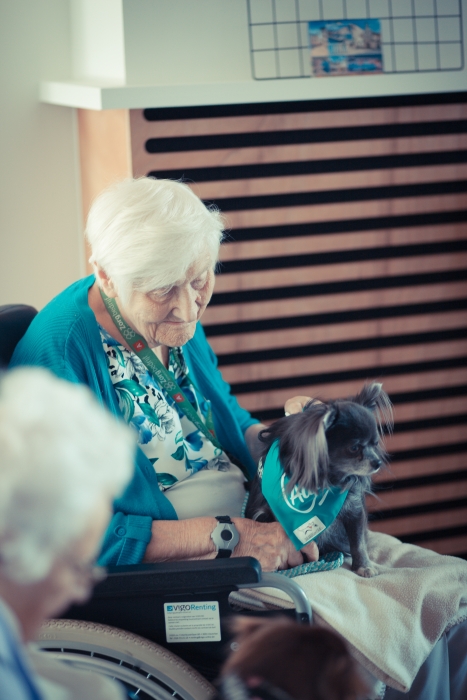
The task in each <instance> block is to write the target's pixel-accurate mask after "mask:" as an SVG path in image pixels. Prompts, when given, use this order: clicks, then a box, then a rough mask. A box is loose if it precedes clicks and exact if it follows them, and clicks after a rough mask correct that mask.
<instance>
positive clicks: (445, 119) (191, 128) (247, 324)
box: [131, 93, 467, 556]
mask: <svg viewBox="0 0 467 700" xmlns="http://www.w3.org/2000/svg"><path fill="white" fill-rule="evenodd" d="M131 129H132V149H133V169H134V173H135V175H147V174H149V175H152V176H154V177H167V178H172V179H179V178H181V179H183V180H184V181H185V182H187V183H188V184H190V186H192V188H193V189H194V191H195V192H196V193H197V194H198V195H199V196H201V198H202V199H203V200H204V201H206V203H209V204H215V205H217V206H218V207H219V208H220V209H221V211H222V212H224V214H225V217H226V220H227V235H226V242H225V244H224V247H223V252H222V256H221V265H220V267H219V275H218V280H217V285H216V291H215V294H214V296H213V299H212V302H211V304H210V306H209V308H208V309H207V311H206V314H205V316H204V327H205V330H206V333H207V335H208V337H209V339H210V342H211V344H212V346H213V347H214V349H215V351H216V353H217V355H218V358H219V365H220V367H221V370H222V372H223V374H224V377H225V378H226V379H227V380H228V381H229V382H230V383H231V385H232V389H233V392H234V393H235V394H236V395H237V397H238V398H239V401H240V403H242V404H243V405H244V406H245V407H246V408H248V409H249V410H250V411H251V412H252V413H253V414H254V415H256V416H257V417H258V418H260V419H261V420H264V421H271V420H274V419H275V418H278V417H279V416H280V415H282V413H283V403H284V401H285V400H286V399H287V398H288V397H290V396H292V395H294V394H306V395H310V396H320V397H322V398H335V397H338V396H347V395H349V394H352V393H353V392H355V391H357V390H359V389H360V388H361V386H362V384H363V382H365V381H366V380H368V379H379V380H381V381H383V383H384V386H385V388H386V389H387V390H388V392H389V393H390V395H391V398H392V400H393V402H394V406H395V417H396V427H395V433H394V436H393V437H391V438H390V439H389V440H388V449H389V451H390V453H391V455H392V460H391V466H390V469H389V470H387V471H386V472H385V473H383V474H382V475H381V476H380V477H379V479H378V494H377V495H378V499H370V500H369V508H370V511H371V512H372V517H373V521H372V527H373V528H374V529H376V530H379V531H383V532H388V533H389V534H393V535H396V536H398V537H400V538H402V539H403V540H405V541H409V542H414V543H417V544H421V545H423V546H428V547H432V548H434V549H437V550H438V551H440V552H443V553H452V554H458V555H464V556H466V555H467V361H466V359H467V310H466V307H467V274H466V270H467V230H466V222H467V96H466V94H464V93H457V94H453V95H431V96H430V95H426V96H421V97H420V96H416V97H409V96H406V97H401V98H379V99H377V98H372V99H368V100H362V99H359V100H339V101H336V100H333V101H327V102H326V101H320V102H297V103H274V104H261V105H231V106H229V105H227V106H226V105H223V106H212V107H196V108H178V109H172V110H171V109H160V110H157V109H148V110H145V111H144V112H141V111H136V110H135V111H133V112H132V114H131Z"/></svg>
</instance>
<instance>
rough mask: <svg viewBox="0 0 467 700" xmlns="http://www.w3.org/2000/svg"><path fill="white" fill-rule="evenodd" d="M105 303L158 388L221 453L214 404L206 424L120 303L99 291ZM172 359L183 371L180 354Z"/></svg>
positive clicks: (174, 355) (174, 354) (209, 411)
mask: <svg viewBox="0 0 467 700" xmlns="http://www.w3.org/2000/svg"><path fill="white" fill-rule="evenodd" d="M100 293H101V296H102V299H103V301H104V304H105V307H106V309H107V311H108V312H109V314H110V315H111V317H112V320H113V322H114V323H115V325H116V327H117V328H118V330H119V331H120V333H121V334H122V336H123V337H124V338H125V340H126V341H127V343H128V345H129V346H130V347H131V348H132V349H133V350H134V351H135V352H136V354H137V355H138V357H139V358H140V360H141V362H142V363H143V364H144V366H145V367H146V369H147V370H148V372H149V374H150V375H151V376H152V377H153V379H155V380H156V381H157V382H158V383H159V385H160V386H161V387H162V388H163V389H164V390H165V391H166V392H167V393H168V395H169V396H171V397H172V399H173V400H174V401H175V403H176V404H177V406H178V407H179V408H180V409H181V410H182V411H183V413H184V414H185V416H186V417H187V418H188V419H189V420H191V422H192V423H193V425H195V426H196V427H197V428H198V430H200V431H201V432H202V433H203V435H204V436H205V437H207V438H208V440H210V441H211V442H212V444H213V445H214V446H215V447H218V448H219V449H220V450H222V445H221V444H220V442H219V441H218V440H217V438H216V433H215V430H214V422H213V420H212V410H211V404H210V403H209V402H208V405H209V409H208V415H207V416H206V424H205V423H203V421H202V419H201V417H200V416H199V414H198V412H197V411H196V410H195V409H194V408H193V406H192V405H191V403H190V402H189V401H188V399H187V398H186V396H185V394H184V393H183V391H182V390H181V389H180V387H179V386H178V384H177V383H176V382H175V381H174V380H173V378H172V376H171V374H170V372H168V371H167V369H166V368H165V367H164V365H163V364H162V362H161V361H160V360H159V358H158V357H157V355H155V354H154V353H153V351H152V350H151V348H149V347H148V345H147V343H146V340H145V339H144V338H143V337H142V336H141V335H138V333H136V332H135V331H134V330H133V329H132V328H130V326H129V325H128V324H127V323H126V321H125V320H124V318H123V316H122V315H121V313H120V311H119V309H118V306H117V302H116V301H115V299H111V298H110V297H108V296H107V295H106V294H105V292H103V291H102V289H101V290H100ZM173 358H174V360H175V363H176V364H177V365H178V367H179V369H182V366H181V362H180V359H179V358H178V357H177V354H176V353H175V352H174V353H173ZM187 379H188V381H189V382H190V384H191V385H192V386H193V387H194V384H193V382H192V381H191V379H190V378H189V377H188V376H187Z"/></svg>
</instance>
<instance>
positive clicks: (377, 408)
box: [353, 382, 394, 434]
mask: <svg viewBox="0 0 467 700" xmlns="http://www.w3.org/2000/svg"><path fill="white" fill-rule="evenodd" d="M353 400H354V401H355V403H359V404H360V405H361V406H364V407H365V408H367V409H368V410H369V411H372V412H373V413H375V415H376V419H377V421H378V426H379V430H380V433H381V434H383V433H384V432H387V433H392V429H393V427H394V419H393V414H392V403H391V399H390V398H389V396H388V395H387V394H386V392H385V391H384V389H383V385H382V384H381V383H380V382H371V383H370V384H365V386H364V387H363V389H362V390H361V392H360V393H359V394H357V396H355V398H354V399H353Z"/></svg>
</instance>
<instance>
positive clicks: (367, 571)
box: [355, 564, 379, 578]
mask: <svg viewBox="0 0 467 700" xmlns="http://www.w3.org/2000/svg"><path fill="white" fill-rule="evenodd" d="M355 573H356V574H357V575H358V576H362V578H372V577H373V576H377V575H378V573H379V572H378V569H377V568H376V566H374V565H371V564H370V565H369V566H359V567H358V569H357V570H356V571H355Z"/></svg>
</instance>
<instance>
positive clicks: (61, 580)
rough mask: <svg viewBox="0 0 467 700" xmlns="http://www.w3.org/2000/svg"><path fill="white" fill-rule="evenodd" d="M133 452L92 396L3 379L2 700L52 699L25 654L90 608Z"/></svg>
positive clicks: (29, 373) (19, 378)
mask: <svg viewBox="0 0 467 700" xmlns="http://www.w3.org/2000/svg"><path fill="white" fill-rule="evenodd" d="M134 449H135V448H134V439H133V436H132V435H131V434H130V431H129V430H128V429H127V428H125V427H124V426H122V427H121V428H120V429H118V428H117V426H116V421H115V420H114V419H113V418H112V417H111V416H109V415H108V414H107V412H104V411H103V410H102V408H100V407H99V406H98V404H97V403H96V401H95V399H94V398H93V397H92V395H91V393H90V392H89V391H88V390H87V389H85V388H84V387H73V386H71V385H70V384H69V383H67V382H63V381H59V380H58V379H56V378H55V377H53V376H52V375H51V374H50V373H49V372H46V371H45V370H40V369H18V370H14V371H12V372H11V373H9V374H8V375H5V376H4V377H3V378H2V379H1V381H0V696H1V697H2V698H7V697H8V698H15V700H23V699H26V698H28V700H31V699H32V698H34V700H38V699H39V698H42V697H48V693H47V684H46V683H45V681H43V680H41V679H40V678H37V677H35V675H34V673H33V671H32V670H31V668H30V666H29V663H28V660H27V658H26V656H25V654H24V650H23V647H22V644H23V643H25V642H28V641H30V640H33V639H34V638H35V636H36V634H37V631H38V629H39V627H40V625H41V623H42V622H43V621H44V620H45V619H46V618H48V617H53V616H56V615H58V614H60V613H61V612H63V611H64V610H65V609H66V608H67V607H68V606H69V605H70V603H72V602H82V601H84V600H86V599H87V598H88V596H89V594H90V592H91V587H92V583H93V582H94V581H95V580H96V574H98V573H99V571H98V570H96V568H95V566H94V560H95V557H96V554H97V552H98V549H99V546H100V542H101V538H102V535H103V533H104V531H105V528H106V526H107V524H108V521H109V517H110V513H111V505H112V500H113V499H114V498H115V496H116V495H117V494H118V493H119V492H120V491H121V489H122V488H123V487H124V486H125V485H126V484H127V482H128V479H129V477H130V475H131V471H132V463H133V455H134ZM60 673H61V674H63V672H62V671H61V670H60ZM72 673H73V672H72ZM96 683H97V684H98V685H97V686H96ZM80 684H84V686H83V687H84V688H86V687H87V688H88V691H89V695H88V697H102V698H104V697H113V698H119V697H120V692H119V689H118V688H116V687H115V686H114V684H111V687H110V688H107V690H106V686H107V685H110V684H109V682H108V681H105V680H104V679H99V678H98V677H96V678H94V685H93V686H92V687H89V679H88V677H87V674H86V675H85V676H84V677H83V678H81V679H80ZM43 686H45V687H43ZM60 697H63V696H62V695H61V696H60ZM66 697H69V696H68V695H66ZM73 697H74V696H73ZM80 697H81V695H80ZM83 697H86V694H84V695H83Z"/></svg>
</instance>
